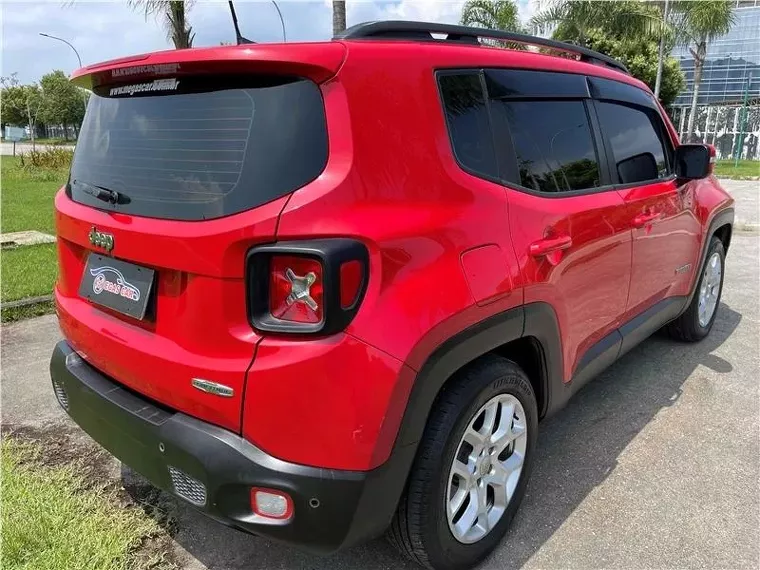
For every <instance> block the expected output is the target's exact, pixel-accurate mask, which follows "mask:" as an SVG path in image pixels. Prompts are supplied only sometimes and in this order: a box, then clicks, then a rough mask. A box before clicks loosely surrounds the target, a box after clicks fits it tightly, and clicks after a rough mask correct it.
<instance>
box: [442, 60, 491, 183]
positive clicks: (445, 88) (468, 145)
mask: <svg viewBox="0 0 760 570" xmlns="http://www.w3.org/2000/svg"><path fill="white" fill-rule="evenodd" d="M438 84H439V86H440V89H441V95H442V97H443V105H444V109H445V112H446V124H447V125H448V128H449V136H450V137H451V145H452V147H453V149H454V154H455V156H456V158H457V161H458V162H459V164H460V165H461V166H463V167H464V168H465V169H467V170H471V171H474V172H475V173H478V174H484V175H486V176H489V177H496V176H497V175H498V170H497V168H496V156H495V153H494V149H493V136H492V135H491V124H490V121H489V120H488V110H487V108H486V102H485V97H484V96H483V89H482V87H481V84H480V76H479V75H478V74H476V73H467V74H461V75H450V74H442V75H439V77H438Z"/></svg>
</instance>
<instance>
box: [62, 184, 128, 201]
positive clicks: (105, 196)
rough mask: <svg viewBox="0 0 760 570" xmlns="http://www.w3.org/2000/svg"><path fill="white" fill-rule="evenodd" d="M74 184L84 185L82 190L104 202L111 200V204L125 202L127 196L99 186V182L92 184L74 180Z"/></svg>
mask: <svg viewBox="0 0 760 570" xmlns="http://www.w3.org/2000/svg"><path fill="white" fill-rule="evenodd" d="M73 182H74V184H77V185H79V186H82V190H84V191H85V192H87V193H88V194H90V195H92V196H95V197H96V198H97V199H98V200H103V201H104V202H110V203H111V204H118V203H119V202H125V201H129V200H124V198H126V196H123V195H122V194H119V193H118V192H117V191H116V190H111V189H110V188H106V187H105V186H98V185H97V184H90V183H89V182H82V181H81V180H73Z"/></svg>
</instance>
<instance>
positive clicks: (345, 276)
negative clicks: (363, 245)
mask: <svg viewBox="0 0 760 570" xmlns="http://www.w3.org/2000/svg"><path fill="white" fill-rule="evenodd" d="M363 278H364V271H363V269H362V264H361V262H360V261H357V260H356V259H354V260H353V261H346V262H345V263H343V264H341V266H340V306H341V308H343V309H347V308H349V307H350V306H351V305H353V304H354V301H356V297H357V296H358V295H359V291H360V290H361V286H362V279H363Z"/></svg>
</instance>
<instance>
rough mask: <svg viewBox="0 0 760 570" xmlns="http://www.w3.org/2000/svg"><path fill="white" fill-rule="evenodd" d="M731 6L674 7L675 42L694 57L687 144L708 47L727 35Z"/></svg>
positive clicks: (703, 1)
mask: <svg viewBox="0 0 760 570" xmlns="http://www.w3.org/2000/svg"><path fill="white" fill-rule="evenodd" d="M733 6H734V2H733V1H732V0H690V1H688V2H686V1H683V0H682V1H679V2H676V3H675V5H674V6H673V26H674V28H675V32H676V38H677V41H678V43H680V44H682V45H685V46H688V47H689V52H690V53H691V56H692V57H693V58H694V91H693V93H692V97H691V113H690V114H689V123H688V126H687V127H686V137H685V140H687V141H688V140H691V139H692V137H693V135H694V117H695V116H696V114H697V101H698V99H699V85H700V83H701V82H702V70H703V69H704V65H705V59H706V58H707V45H708V44H709V43H710V42H711V41H713V40H715V39H717V38H719V37H721V36H723V35H725V34H727V33H728V32H729V30H730V29H731V26H732V25H733V23H734V20H735V18H734V12H733Z"/></svg>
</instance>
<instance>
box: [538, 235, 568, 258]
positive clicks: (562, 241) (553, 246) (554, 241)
mask: <svg viewBox="0 0 760 570" xmlns="http://www.w3.org/2000/svg"><path fill="white" fill-rule="evenodd" d="M572 245H573V239H572V238H571V237H570V236H567V235H564V236H557V237H550V238H544V239H540V240H538V241H534V242H533V243H532V244H530V254H531V255H532V256H533V257H541V256H542V255H546V254H548V253H551V252H553V251H561V250H563V249H567V248H569V247H570V246H572Z"/></svg>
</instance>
